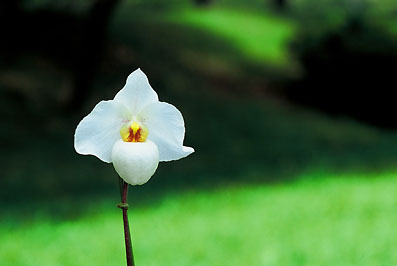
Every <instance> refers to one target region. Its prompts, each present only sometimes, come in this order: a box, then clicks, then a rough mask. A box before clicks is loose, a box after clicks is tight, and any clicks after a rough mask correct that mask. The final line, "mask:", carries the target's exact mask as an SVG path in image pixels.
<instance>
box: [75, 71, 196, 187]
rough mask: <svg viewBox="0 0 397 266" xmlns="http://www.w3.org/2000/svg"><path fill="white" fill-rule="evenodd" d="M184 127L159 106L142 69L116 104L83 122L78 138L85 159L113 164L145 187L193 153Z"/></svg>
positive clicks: (102, 106)
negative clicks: (163, 168)
mask: <svg viewBox="0 0 397 266" xmlns="http://www.w3.org/2000/svg"><path fill="white" fill-rule="evenodd" d="M184 137H185V123H184V121H183V117H182V114H181V113H180V112H179V110H178V109H177V108H176V107H175V106H173V105H171V104H169V103H165V102H160V101H159V99H158V96H157V93H156V92H155V91H154V90H153V89H152V87H151V86H150V84H149V81H148V79H147V77H146V75H145V73H143V72H142V71H141V70H140V69H137V70H135V71H134V72H132V73H131V74H130V75H129V76H128V78H127V82H126V84H125V86H124V87H123V88H122V89H121V90H120V91H119V92H118V93H117V94H116V96H115V97H114V99H113V100H109V101H101V102H99V103H98V104H97V105H96V106H95V107H94V109H93V110H92V111H91V113H90V114H88V115H87V116H86V117H84V118H83V120H81V122H80V123H79V125H78V126H77V128H76V132H75V135H74V147H75V149H76V151H77V152H78V153H80V154H84V155H86V154H90V155H95V156H96V157H98V158H99V159H100V160H102V161H104V162H107V163H113V166H114V168H115V170H116V172H117V173H118V174H119V175H120V177H121V178H123V179H124V181H125V182H127V183H129V184H131V185H142V184H144V183H146V182H147V181H148V180H149V179H150V177H152V175H153V174H154V172H155V171H156V169H157V166H158V163H159V162H162V161H172V160H179V159H181V158H183V157H186V156H188V155H189V154H191V153H193V152H194V149H193V148H191V147H185V146H183V139H184Z"/></svg>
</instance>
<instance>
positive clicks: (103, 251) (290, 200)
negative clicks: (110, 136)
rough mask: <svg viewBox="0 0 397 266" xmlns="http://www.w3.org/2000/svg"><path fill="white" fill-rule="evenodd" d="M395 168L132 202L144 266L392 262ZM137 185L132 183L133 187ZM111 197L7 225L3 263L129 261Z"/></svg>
mask: <svg viewBox="0 0 397 266" xmlns="http://www.w3.org/2000/svg"><path fill="white" fill-rule="evenodd" d="M395 174H396V173H395V172H393V171H390V172H384V173H381V174H368V175H365V174H359V175H355V174H349V175H344V176H332V175H327V174H324V173H321V172H312V173H308V174H305V175H304V176H302V177H301V178H300V179H299V181H295V182H289V183H284V184H275V185H260V184H258V185H255V184H251V185H250V184H248V185H244V186H240V185H238V186H233V185H230V186H225V187H222V188H217V189H213V190H206V191H205V190H189V191H185V192H183V193H180V194H169V195H168V196H165V197H164V199H163V200H161V201H159V202H157V203H153V204H149V205H146V206H140V205H138V206H134V204H132V206H133V208H131V211H130V219H131V222H132V234H133V243H134V246H135V249H134V251H135V256H136V263H137V265H146V266H152V265H153V266H154V265H162V266H163V265H173V266H178V265H181V266H185V265H214V266H218V265H219V266H223V265H362V266H364V265H394V263H395V262H396V261H397V254H396V253H395V252H394V250H395V249H394V247H395V246H396V245H397V232H396V230H394V225H395V224H396V223H397V212H396V206H397V179H396V176H395ZM132 193H134V191H133V190H132ZM113 203H114V202H112V201H103V202H102V203H101V204H100V205H99V206H98V209H97V210H95V207H94V205H92V206H91V207H90V208H88V209H87V213H88V214H86V215H82V216H81V217H78V218H75V219H70V220H67V221H65V220H63V221H58V220H54V219H52V218H51V216H50V215H51V213H48V214H47V215H46V216H39V217H36V219H33V221H27V222H26V223H24V224H23V225H22V226H21V225H19V226H16V225H15V224H14V223H13V218H6V219H2V222H1V225H0V235H1V241H0V264H1V265H14V266H19V265H21V266H22V265H23V266H29V265H32V266H33V265H34V266H36V265H43V266H45V265H51V266H54V265H65V266H68V265H70V266H72V265H87V266H89V265H123V264H124V253H123V252H124V250H123V236H122V221H121V213H120V211H119V210H118V209H117V208H115V205H114V204H113Z"/></svg>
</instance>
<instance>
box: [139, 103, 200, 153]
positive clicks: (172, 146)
mask: <svg viewBox="0 0 397 266" xmlns="http://www.w3.org/2000/svg"><path fill="white" fill-rule="evenodd" d="M138 119H140V121H141V122H142V123H144V124H145V125H146V126H147V127H148V129H149V136H148V139H149V140H151V141H153V142H154V143H155V144H156V145H157V148H158V149H159V160H160V161H172V160H179V159H181V158H183V157H186V156H188V155H189V154H191V153H192V152H194V149H193V148H190V147H185V146H183V139H184V137H185V123H184V121H183V117H182V114H181V112H179V110H178V109H177V108H176V107H175V106H173V105H171V104H168V103H165V102H157V103H152V104H150V105H148V106H146V107H145V108H144V109H143V110H142V111H141V113H140V114H139V115H138Z"/></svg>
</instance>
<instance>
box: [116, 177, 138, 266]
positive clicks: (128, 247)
mask: <svg viewBox="0 0 397 266" xmlns="http://www.w3.org/2000/svg"><path fill="white" fill-rule="evenodd" d="M120 192H121V203H120V204H119V205H118V207H119V208H121V210H122V211H123V223H124V238H125V253H126V257H127V266H135V262H134V254H133V253H132V243H131V234H130V226H129V224H128V213H127V211H128V203H127V196H128V183H126V182H124V180H122V179H121V178H120Z"/></svg>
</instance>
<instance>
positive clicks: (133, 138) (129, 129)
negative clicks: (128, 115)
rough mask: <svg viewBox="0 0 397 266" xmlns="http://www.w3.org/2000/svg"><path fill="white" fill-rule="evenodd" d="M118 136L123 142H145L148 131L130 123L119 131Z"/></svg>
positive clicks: (135, 123)
mask: <svg viewBox="0 0 397 266" xmlns="http://www.w3.org/2000/svg"><path fill="white" fill-rule="evenodd" d="M120 135H121V138H122V139H123V141H125V142H145V141H146V138H147V136H148V135H149V131H148V129H147V127H145V126H143V125H140V124H138V123H137V122H135V121H134V122H132V123H131V124H127V125H125V126H123V127H122V128H121V129H120Z"/></svg>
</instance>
